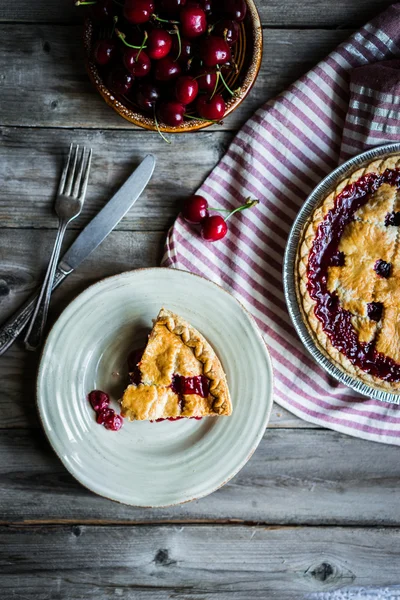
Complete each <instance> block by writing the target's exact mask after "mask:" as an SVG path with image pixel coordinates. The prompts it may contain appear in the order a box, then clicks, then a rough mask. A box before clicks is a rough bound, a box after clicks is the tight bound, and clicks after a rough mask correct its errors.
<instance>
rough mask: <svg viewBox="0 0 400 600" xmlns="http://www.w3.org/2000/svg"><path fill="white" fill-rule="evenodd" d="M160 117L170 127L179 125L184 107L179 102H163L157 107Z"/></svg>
mask: <svg viewBox="0 0 400 600" xmlns="http://www.w3.org/2000/svg"><path fill="white" fill-rule="evenodd" d="M158 114H159V116H160V119H161V121H162V122H163V123H165V124H166V125H170V126H171V127H179V125H182V123H183V116H184V114H185V107H184V105H183V104H181V103H180V102H174V101H171V102H165V103H163V104H161V105H160V108H159V109H158Z"/></svg>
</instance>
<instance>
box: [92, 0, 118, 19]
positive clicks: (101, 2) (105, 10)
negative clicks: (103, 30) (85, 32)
mask: <svg viewBox="0 0 400 600" xmlns="http://www.w3.org/2000/svg"><path fill="white" fill-rule="evenodd" d="M113 10H114V4H113V1H112V0H98V2H96V4H94V5H93V6H92V17H93V19H95V21H108V20H111V19H112V16H113Z"/></svg>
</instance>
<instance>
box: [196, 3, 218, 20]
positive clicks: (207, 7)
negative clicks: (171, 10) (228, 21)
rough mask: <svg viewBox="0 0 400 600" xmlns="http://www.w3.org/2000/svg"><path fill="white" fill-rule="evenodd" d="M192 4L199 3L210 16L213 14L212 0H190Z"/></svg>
mask: <svg viewBox="0 0 400 600" xmlns="http://www.w3.org/2000/svg"><path fill="white" fill-rule="evenodd" d="M217 1H218V0H217ZM189 3H190V4H197V6H200V8H202V9H203V10H204V12H205V13H206V15H207V16H208V17H210V16H211V14H212V0H189Z"/></svg>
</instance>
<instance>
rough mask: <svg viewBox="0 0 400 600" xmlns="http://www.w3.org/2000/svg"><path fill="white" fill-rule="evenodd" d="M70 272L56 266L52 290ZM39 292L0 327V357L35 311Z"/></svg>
mask: <svg viewBox="0 0 400 600" xmlns="http://www.w3.org/2000/svg"><path fill="white" fill-rule="evenodd" d="M70 272H71V271H69V272H65V271H64V270H62V269H61V268H60V266H58V267H57V271H56V274H55V276H54V284H53V288H52V289H53V290H55V288H56V287H58V286H59V285H60V283H61V282H62V281H64V279H65V278H66V277H67V275H69V273H70ZM39 292H40V289H39V290H38V291H37V292H35V293H34V294H33V295H32V296H31V297H30V298H28V300H27V301H26V302H25V303H24V304H23V305H22V306H21V307H20V308H19V309H18V310H17V311H16V312H15V313H14V314H13V315H12V316H11V317H10V318H9V319H7V321H6V322H5V323H3V325H2V326H1V327H0V356H1V355H2V354H4V352H5V351H6V350H8V348H9V347H10V346H11V345H12V344H13V343H14V342H15V340H16V339H17V337H18V336H19V335H20V333H22V331H23V329H24V328H25V326H26V325H27V323H28V321H29V319H30V317H31V315H32V313H33V311H34V310H35V306H36V301H37V299H38V296H39Z"/></svg>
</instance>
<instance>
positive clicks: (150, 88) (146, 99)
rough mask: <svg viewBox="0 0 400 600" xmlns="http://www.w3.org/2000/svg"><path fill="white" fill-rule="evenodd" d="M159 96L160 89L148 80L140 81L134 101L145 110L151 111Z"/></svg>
mask: <svg viewBox="0 0 400 600" xmlns="http://www.w3.org/2000/svg"><path fill="white" fill-rule="evenodd" d="M159 98H160V90H159V89H158V87H157V86H156V85H154V84H153V83H150V82H147V81H146V82H145V83H141V84H140V85H139V86H138V88H137V90H136V93H135V102H136V104H137V105H138V106H139V108H141V109H142V110H144V111H145V112H153V111H154V106H155V105H156V102H157V101H158V99H159Z"/></svg>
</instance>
